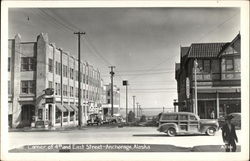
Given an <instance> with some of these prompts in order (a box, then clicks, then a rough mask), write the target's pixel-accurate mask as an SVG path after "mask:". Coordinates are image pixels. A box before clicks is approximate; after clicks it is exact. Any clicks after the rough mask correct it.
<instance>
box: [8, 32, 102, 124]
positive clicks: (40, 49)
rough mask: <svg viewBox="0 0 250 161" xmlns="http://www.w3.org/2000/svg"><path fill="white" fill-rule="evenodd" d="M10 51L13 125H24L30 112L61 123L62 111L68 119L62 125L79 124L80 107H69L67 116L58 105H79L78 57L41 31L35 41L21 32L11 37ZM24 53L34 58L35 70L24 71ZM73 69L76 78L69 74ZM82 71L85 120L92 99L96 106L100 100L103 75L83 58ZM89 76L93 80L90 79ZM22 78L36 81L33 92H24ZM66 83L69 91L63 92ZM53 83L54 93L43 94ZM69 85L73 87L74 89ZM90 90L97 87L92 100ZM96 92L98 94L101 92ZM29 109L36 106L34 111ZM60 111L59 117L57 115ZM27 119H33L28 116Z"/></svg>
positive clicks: (36, 118) (40, 117) (11, 116)
mask: <svg viewBox="0 0 250 161" xmlns="http://www.w3.org/2000/svg"><path fill="white" fill-rule="evenodd" d="M8 55H9V58H10V67H11V69H10V72H9V74H8V78H9V83H8V84H9V86H10V87H9V89H10V90H11V91H10V92H8V93H9V114H10V115H9V118H12V119H10V120H11V121H12V122H11V123H10V125H11V126H12V127H18V126H23V125H22V124H23V123H22V121H23V118H24V115H27V117H28V118H31V116H30V115H31V114H32V119H33V117H34V119H35V120H45V121H46V120H49V119H50V120H49V121H50V124H51V125H52V126H57V125H60V123H58V120H59V117H60V115H61V116H63V119H62V120H66V122H63V124H62V125H69V124H77V122H76V119H77V116H76V115H77V111H74V112H71V113H69V111H68V115H67V114H66V116H64V115H65V113H64V114H63V113H61V112H60V110H58V108H57V107H56V104H62V105H72V106H73V105H74V106H77V103H78V96H77V92H76V91H77V89H78V79H77V77H76V73H77V71H78V60H77V59H76V58H74V57H73V56H72V55H71V54H70V53H67V52H65V51H63V50H62V49H59V48H57V47H56V46H55V44H50V43H49V40H48V35H47V34H40V35H39V36H38V37H37V41H36V42H21V37H20V35H17V36H16V37H15V39H10V40H9V53H8ZM22 57H32V58H35V70H30V71H22V70H21V66H22V65H21V59H22ZM61 60H62V61H61ZM63 65H66V66H67V77H65V76H63V71H62V70H63ZM60 68H61V69H60ZM72 69H73V75H71V76H73V78H72V77H70V72H72ZM70 70H71V71H70ZM81 71H82V76H85V77H84V78H83V77H82V80H81V88H82V89H85V93H83V92H84V90H82V93H81V96H82V104H83V102H84V103H85V104H83V105H84V106H86V107H85V109H84V110H83V116H84V118H83V119H84V120H83V121H86V118H85V117H86V112H87V110H86V109H87V108H88V106H89V105H90V103H91V102H92V103H93V102H94V106H97V104H98V103H99V102H100V94H101V93H97V91H98V90H99V88H101V87H100V86H98V85H97V84H100V82H101V78H100V77H97V75H100V73H99V71H98V70H95V69H94V67H91V68H89V65H88V64H87V63H84V62H81ZM93 72H95V77H90V76H89V74H90V73H93ZM60 73H61V74H60ZM71 74H72V73H71ZM90 78H91V83H89V82H90V80H89V79H90ZM23 80H28V81H34V82H35V83H34V89H35V92H34V93H22V92H21V91H22V89H21V81H23ZM83 81H85V82H86V83H87V82H88V84H86V83H84V82H83ZM93 82H96V83H93ZM63 85H66V86H67V95H66V93H64V95H63ZM51 87H52V88H54V90H55V92H54V94H53V95H52V96H44V91H43V90H44V89H46V88H51ZM70 87H73V91H72V88H70ZM91 91H95V99H93V97H92V99H91V100H90V97H86V96H87V95H86V93H91ZM70 94H71V95H70ZM72 94H73V95H72ZM96 94H99V96H98V95H96ZM93 95H94V94H93V92H92V95H91V96H93ZM88 96H89V94H88ZM45 97H46V98H47V97H54V98H55V103H48V104H45ZM61 98H63V99H61ZM31 105H32V106H31ZM30 109H32V110H33V109H34V114H33V111H32V110H30ZM24 111H25V112H24ZM58 111H59V114H58ZM60 113H61V114H60ZM72 113H74V120H72ZM57 115H58V117H56V116H57ZM25 117H26V116H25ZM51 117H53V118H51ZM67 119H68V121H67ZM30 121H31V120H30ZM28 123H30V122H29V120H28Z"/></svg>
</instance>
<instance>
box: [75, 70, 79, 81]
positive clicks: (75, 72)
mask: <svg viewBox="0 0 250 161" xmlns="http://www.w3.org/2000/svg"><path fill="white" fill-rule="evenodd" d="M75 73H76V74H75V75H76V81H77V80H78V71H77V70H76V71H75Z"/></svg>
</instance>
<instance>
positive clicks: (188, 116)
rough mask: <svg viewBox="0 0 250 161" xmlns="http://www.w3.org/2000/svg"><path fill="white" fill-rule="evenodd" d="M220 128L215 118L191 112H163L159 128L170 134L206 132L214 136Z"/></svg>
mask: <svg viewBox="0 0 250 161" xmlns="http://www.w3.org/2000/svg"><path fill="white" fill-rule="evenodd" d="M218 129H219V123H218V121H217V120H215V119H213V120H211V119H207V120H206V119H200V118H199V116H198V115H195V114H194V113H190V112H170V113H162V114H161V116H160V119H159V127H158V129H157V130H158V131H160V132H164V133H167V134H168V135H169V136H175V135H177V134H204V133H206V134H207V135H210V136H213V135H215V132H216V131H218Z"/></svg>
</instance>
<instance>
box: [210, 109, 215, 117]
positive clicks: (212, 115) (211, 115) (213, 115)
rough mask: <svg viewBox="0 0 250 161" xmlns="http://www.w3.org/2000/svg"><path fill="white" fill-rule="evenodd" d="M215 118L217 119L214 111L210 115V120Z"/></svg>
mask: <svg viewBox="0 0 250 161" xmlns="http://www.w3.org/2000/svg"><path fill="white" fill-rule="evenodd" d="M214 117H215V114H214V110H212V112H211V113H210V118H211V119H214Z"/></svg>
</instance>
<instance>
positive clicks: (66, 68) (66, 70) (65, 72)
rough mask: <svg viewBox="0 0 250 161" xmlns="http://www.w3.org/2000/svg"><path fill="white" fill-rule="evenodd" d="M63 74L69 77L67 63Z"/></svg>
mask: <svg viewBox="0 0 250 161" xmlns="http://www.w3.org/2000/svg"><path fill="white" fill-rule="evenodd" d="M63 76H64V77H68V67H67V66H66V65H63Z"/></svg>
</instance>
